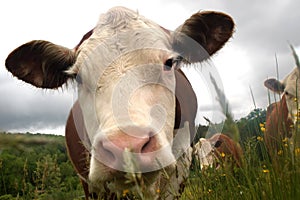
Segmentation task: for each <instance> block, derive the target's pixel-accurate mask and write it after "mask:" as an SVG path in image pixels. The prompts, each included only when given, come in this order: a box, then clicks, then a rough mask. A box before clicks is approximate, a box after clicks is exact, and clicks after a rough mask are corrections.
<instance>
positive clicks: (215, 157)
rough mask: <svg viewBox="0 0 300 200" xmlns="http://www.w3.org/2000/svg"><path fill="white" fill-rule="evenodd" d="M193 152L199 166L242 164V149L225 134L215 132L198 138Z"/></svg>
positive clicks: (203, 167) (202, 167)
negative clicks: (206, 136) (207, 136)
mask: <svg viewBox="0 0 300 200" xmlns="http://www.w3.org/2000/svg"><path fill="white" fill-rule="evenodd" d="M194 154H195V155H196V159H197V160H198V161H199V164H200V168H201V169H205V168H207V167H217V168H218V167H220V166H221V165H222V166H224V165H226V166H237V167H241V165H242V156H243V150H242V148H241V146H240V145H239V143H237V142H235V141H233V140H232V139H231V138H230V137H228V136H227V135H225V134H221V133H217V134H214V135H213V136H212V137H210V138H208V139H206V138H200V140H199V142H198V143H197V144H196V145H195V147H194Z"/></svg>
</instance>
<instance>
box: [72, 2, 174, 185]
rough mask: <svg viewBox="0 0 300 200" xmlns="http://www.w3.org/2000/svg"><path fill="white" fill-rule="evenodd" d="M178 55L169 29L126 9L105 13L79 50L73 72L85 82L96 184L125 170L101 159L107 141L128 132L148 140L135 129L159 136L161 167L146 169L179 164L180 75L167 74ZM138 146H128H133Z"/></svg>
mask: <svg viewBox="0 0 300 200" xmlns="http://www.w3.org/2000/svg"><path fill="white" fill-rule="evenodd" d="M176 56H177V55H176V54H175V53H174V52H172V51H171V45H170V35H168V34H167V33H166V31H165V30H163V29H162V28H161V27H160V26H158V25H156V24H154V23H152V22H151V21H149V20H146V19H145V18H143V17H141V16H138V15H137V14H136V13H134V12H132V11H129V10H126V9H123V8H122V9H114V10H111V11H109V12H108V13H107V14H105V15H102V16H101V17H100V20H99V23H98V25H97V27H96V28H95V29H94V32H93V34H92V36H91V37H90V38H89V39H87V40H86V41H84V43H83V44H82V45H81V46H80V47H79V50H78V58H77V61H76V63H75V65H74V66H73V68H72V69H71V70H70V71H75V72H77V73H78V75H79V76H80V77H81V80H82V83H83V84H82V85H80V86H79V93H78V99H79V103H80V106H81V108H82V111H83V116H84V122H85V126H86V129H87V132H88V135H89V139H90V141H91V143H92V149H91V154H92V158H91V164H90V174H89V179H90V181H91V182H92V183H93V184H94V185H98V186H99V185H100V184H101V181H105V180H107V179H108V178H109V176H111V175H110V170H112V169H109V168H114V169H117V170H125V169H122V168H123V166H117V167H116V166H115V165H110V163H105V161H104V164H103V163H102V160H101V156H99V155H97V154H98V152H97V151H98V147H99V144H102V143H101V140H102V139H103V137H105V138H106V139H110V138H114V137H116V136H117V137H122V134H124V133H125V134H126V135H127V136H133V137H137V138H143V137H145V136H144V135H143V134H144V133H143V131H141V132H136V131H132V127H139V128H141V129H143V130H147V131H146V134H151V137H153V138H155V145H152V146H151V148H152V149H151V150H153V152H152V153H153V154H154V156H152V157H155V159H157V160H158V161H159V163H158V162H157V161H155V160H153V162H152V163H151V164H152V165H153V166H152V167H149V168H147V169H145V171H153V170H159V169H161V167H166V166H168V165H170V164H171V163H174V162H175V157H174V155H173V153H172V139H173V129H174V120H175V75H174V69H171V70H169V71H166V70H164V63H165V61H166V60H167V59H169V58H172V57H176ZM148 130H149V131H148ZM127 136H126V137H127ZM99 141H100V142H99ZM121 142H122V141H121ZM133 145H134V144H131V143H130V142H128V147H127V148H129V149H130V148H131V146H133ZM150 153H151V152H150ZM142 158H143V159H146V158H144V157H142ZM105 165H108V166H109V168H107V167H106V166H105ZM161 165H162V166H161ZM147 167H148V166H147ZM172 167H173V165H172ZM136 170H142V172H143V170H144V169H143V168H142V169H136ZM99 187H100V186H99Z"/></svg>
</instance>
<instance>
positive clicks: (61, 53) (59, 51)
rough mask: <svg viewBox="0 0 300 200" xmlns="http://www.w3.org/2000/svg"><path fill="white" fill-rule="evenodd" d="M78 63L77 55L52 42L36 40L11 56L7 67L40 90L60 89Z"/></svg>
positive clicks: (19, 48)
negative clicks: (69, 71)
mask: <svg viewBox="0 0 300 200" xmlns="http://www.w3.org/2000/svg"><path fill="white" fill-rule="evenodd" d="M75 61H76V56H75V53H74V52H73V51H72V50H70V49H68V48H65V47H62V46H58V45H55V44H53V43H51V42H47V41H42V40H34V41H31V42H28V43H26V44H24V45H22V46H20V47H18V48H17V49H15V50H14V51H13V52H11V53H10V54H9V56H8V57H7V58H6V61H5V66H6V68H7V70H8V71H10V72H11V73H12V74H13V75H14V76H16V77H17V78H19V79H21V80H23V81H25V82H27V83H30V84H32V85H34V86H36V87H40V88H58V87H60V86H61V85H63V84H64V83H65V82H66V81H67V79H68V78H70V77H71V76H70V75H68V74H66V73H65V71H66V70H67V69H68V68H69V67H70V66H72V65H73V64H74V63H75Z"/></svg>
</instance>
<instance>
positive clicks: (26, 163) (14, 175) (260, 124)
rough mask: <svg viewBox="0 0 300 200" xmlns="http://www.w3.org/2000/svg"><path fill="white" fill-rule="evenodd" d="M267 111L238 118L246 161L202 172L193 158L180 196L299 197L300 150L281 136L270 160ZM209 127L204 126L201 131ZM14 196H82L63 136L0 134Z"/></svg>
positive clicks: (0, 177)
mask: <svg viewBox="0 0 300 200" xmlns="http://www.w3.org/2000/svg"><path fill="white" fill-rule="evenodd" d="M265 114H266V112H265V110H262V109H255V110H253V111H252V112H251V113H250V114H249V115H248V116H246V117H245V118H242V119H240V120H238V121H235V125H236V127H237V128H238V130H239V133H240V143H241V145H242V148H243V150H244V158H243V166H242V167H241V168H237V167H232V166H227V165H225V166H221V167H220V168H219V169H217V170H216V169H214V168H209V169H207V170H205V171H201V170H200V169H199V167H198V164H197V163H193V167H192V170H191V174H190V178H189V179H188V183H187V184H186V188H185V191H184V194H183V195H182V197H181V199H182V200H186V199H218V200H219V199H226V200H227V199H300V149H298V148H295V149H294V152H291V151H289V143H288V142H287V141H286V140H283V141H282V149H281V150H280V151H279V152H278V157H279V159H278V161H277V162H273V163H272V161H271V160H270V158H269V156H268V154H267V152H266V148H265V144H264V141H263V133H264V120H265ZM225 125H226V124H225ZM206 128H207V127H203V126H200V127H199V128H198V135H201V134H203V132H205V130H206ZM226 129H228V130H227V131H230V130H231V128H230V126H225V127H224V132H226ZM10 199H20V200H21V199H22V200H23V199H39V200H42V199H58V200H59V199H64V200H68V199H73V200H79V199H83V191H82V189H81V185H80V182H79V178H78V177H77V175H76V173H75V172H74V170H73V168H72V165H71V163H70V161H69V160H68V158H67V152H66V148H65V145H64V137H63V136H54V135H42V134H29V133H27V134H10V133H1V134H0V200H10ZM125 199H129V198H126V197H125Z"/></svg>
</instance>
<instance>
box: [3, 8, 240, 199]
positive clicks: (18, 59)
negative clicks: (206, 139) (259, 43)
mask: <svg viewBox="0 0 300 200" xmlns="http://www.w3.org/2000/svg"><path fill="white" fill-rule="evenodd" d="M233 29H234V23H233V20H232V19H231V17H229V16H228V15H226V14H223V13H219V12H210V11H206V12H198V13H196V14H194V15H192V16H191V17H190V18H189V19H187V20H186V21H185V22H184V23H183V24H182V25H181V26H180V27H179V28H178V29H177V30H176V31H175V32H171V31H168V30H166V29H164V28H162V27H161V26H159V25H157V24H156V23H154V22H152V21H150V20H148V19H146V18H144V17H143V16H140V15H139V14H138V13H136V12H134V11H131V10H129V9H126V8H122V7H116V8H112V9H110V10H109V11H108V12H107V13H105V14H103V15H101V17H100V19H99V22H98V24H97V25H96V27H95V28H94V29H93V30H91V31H90V32H88V33H87V34H86V35H85V36H84V37H83V39H82V40H81V42H80V43H79V45H77V46H76V47H75V48H74V49H68V48H65V47H62V46H58V45H55V44H53V43H50V42H47V41H40V40H39V41H32V42H29V43H26V44H24V45H22V46H20V47H19V48H17V49H16V50H14V51H13V52H12V53H11V54H10V55H9V56H8V58H7V59H6V63H5V64H6V68H7V69H8V70H9V71H10V72H11V73H12V74H13V75H15V76H16V77H18V78H19V79H21V80H23V81H25V82H27V83H30V84H32V85H34V86H36V87H40V88H50V89H55V88H58V87H60V86H61V85H62V84H64V83H65V82H66V81H67V80H69V79H74V78H75V77H76V80H77V82H78V102H77V103H75V105H74V107H73V108H72V111H71V114H70V116H69V118H68V122H67V126H66V140H67V146H68V150H69V155H70V158H71V160H72V162H73V164H74V166H75V168H76V169H77V171H78V173H79V174H80V176H81V178H82V180H83V186H84V189H85V194H86V199H88V198H89V195H90V194H92V193H95V194H96V195H98V197H99V198H108V199H113V198H119V197H121V196H122V195H123V194H124V193H125V194H127V191H130V192H132V193H133V194H136V195H139V196H141V197H143V198H146V199H150V198H151V199H158V198H161V199H175V198H178V196H179V195H180V193H181V192H182V188H183V186H184V180H185V179H186V178H187V177H188V173H189V166H190V164H191V154H192V149H191V147H190V141H191V139H190V138H193V135H194V132H195V130H194V125H195V124H194V120H195V115H196V111H197V101H196V96H195V93H194V91H193V89H192V87H191V85H190V83H189V81H188V80H187V79H186V77H185V76H184V75H183V73H182V72H181V70H180V69H179V67H180V66H181V65H182V64H183V63H185V64H190V63H196V62H201V61H203V60H206V59H208V58H209V57H210V56H211V55H212V54H214V53H215V52H217V51H218V50H219V49H220V48H222V47H223V45H224V44H225V43H226V42H227V41H228V39H229V38H230V37H231V36H232V33H233ZM124 191H126V192H124ZM96 195H95V196H96ZM95 196H93V197H95Z"/></svg>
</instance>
